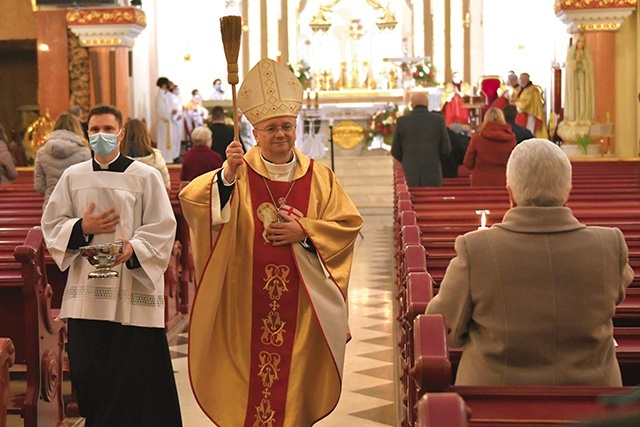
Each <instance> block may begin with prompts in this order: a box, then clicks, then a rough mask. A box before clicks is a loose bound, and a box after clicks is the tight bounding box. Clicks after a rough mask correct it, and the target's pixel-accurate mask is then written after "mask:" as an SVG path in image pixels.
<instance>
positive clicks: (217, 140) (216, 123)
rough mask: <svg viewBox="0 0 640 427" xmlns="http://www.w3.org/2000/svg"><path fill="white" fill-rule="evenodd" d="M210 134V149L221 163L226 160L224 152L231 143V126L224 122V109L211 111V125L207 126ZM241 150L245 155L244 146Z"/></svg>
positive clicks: (217, 107) (218, 108)
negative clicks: (211, 135) (211, 137)
mask: <svg viewBox="0 0 640 427" xmlns="http://www.w3.org/2000/svg"><path fill="white" fill-rule="evenodd" d="M209 129H211V133H212V134H213V140H212V142H211V149H212V150H213V151H215V152H216V153H218V154H220V157H222V161H223V162H224V161H225V160H227V155H226V153H225V150H226V149H227V146H228V145H229V144H230V143H231V141H233V126H230V125H228V124H226V123H225V122H224V109H222V107H219V106H216V107H213V109H212V110H211V124H210V125H209ZM242 149H243V150H244V151H245V153H246V151H247V150H246V149H245V148H244V144H242Z"/></svg>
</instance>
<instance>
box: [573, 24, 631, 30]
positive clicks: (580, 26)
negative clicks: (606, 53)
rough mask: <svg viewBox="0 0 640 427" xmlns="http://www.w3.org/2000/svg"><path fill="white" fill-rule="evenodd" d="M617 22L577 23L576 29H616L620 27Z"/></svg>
mask: <svg viewBox="0 0 640 427" xmlns="http://www.w3.org/2000/svg"><path fill="white" fill-rule="evenodd" d="M620 25H621V24H620V23H618V22H604V23H597V24H578V30H580V31H616V30H617V29H619V28H620Z"/></svg>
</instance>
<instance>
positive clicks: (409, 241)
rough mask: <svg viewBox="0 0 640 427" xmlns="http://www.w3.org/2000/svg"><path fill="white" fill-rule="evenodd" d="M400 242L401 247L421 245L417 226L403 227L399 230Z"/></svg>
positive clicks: (420, 234) (420, 235)
mask: <svg viewBox="0 0 640 427" xmlns="http://www.w3.org/2000/svg"><path fill="white" fill-rule="evenodd" d="M400 241H401V245H402V247H405V246H407V245H421V244H422V232H421V231H420V227H418V226H417V225H405V226H403V227H402V228H401V229H400Z"/></svg>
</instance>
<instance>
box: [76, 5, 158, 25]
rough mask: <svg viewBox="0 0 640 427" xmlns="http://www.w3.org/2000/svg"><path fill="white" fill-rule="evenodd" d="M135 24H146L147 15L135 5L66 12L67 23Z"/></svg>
mask: <svg viewBox="0 0 640 427" xmlns="http://www.w3.org/2000/svg"><path fill="white" fill-rule="evenodd" d="M119 24H135V25H138V26H140V27H142V28H145V27H146V26H147V16H146V15H145V13H144V12H143V11H142V10H140V9H138V8H135V7H109V8H100V9H77V10H70V11H69V12H67V25H69V26H71V25H119Z"/></svg>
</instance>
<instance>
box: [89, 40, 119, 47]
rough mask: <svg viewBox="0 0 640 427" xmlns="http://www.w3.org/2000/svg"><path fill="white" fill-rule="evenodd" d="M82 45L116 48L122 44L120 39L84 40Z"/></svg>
mask: <svg viewBox="0 0 640 427" xmlns="http://www.w3.org/2000/svg"><path fill="white" fill-rule="evenodd" d="M83 43H84V44H85V45H86V46H105V45H108V46H117V45H119V44H121V43H122V39H88V40H84V41H83Z"/></svg>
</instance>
